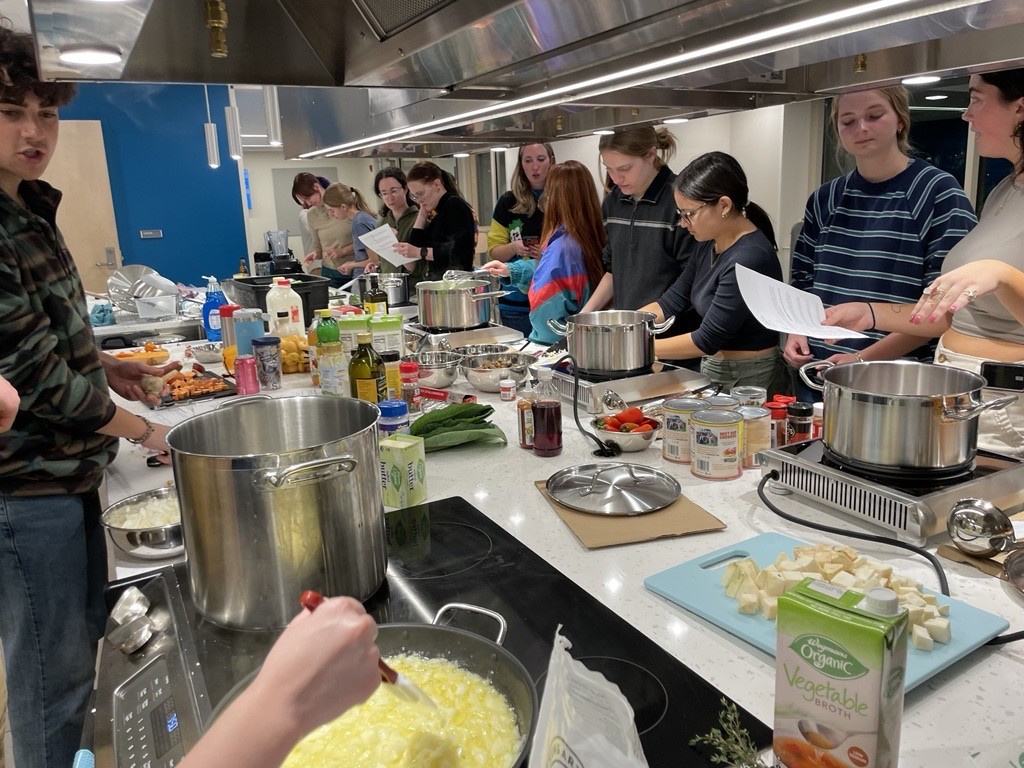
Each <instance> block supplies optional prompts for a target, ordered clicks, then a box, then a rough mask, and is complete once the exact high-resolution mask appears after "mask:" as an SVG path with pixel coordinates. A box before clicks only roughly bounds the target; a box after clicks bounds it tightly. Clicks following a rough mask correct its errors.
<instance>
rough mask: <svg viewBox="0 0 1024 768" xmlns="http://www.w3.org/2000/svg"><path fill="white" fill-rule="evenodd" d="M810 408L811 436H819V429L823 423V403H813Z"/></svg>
mask: <svg viewBox="0 0 1024 768" xmlns="http://www.w3.org/2000/svg"><path fill="white" fill-rule="evenodd" d="M811 408H812V409H813V413H812V415H811V437H821V430H822V428H823V427H824V424H825V404H824V403H815V404H814V405H812V406H811Z"/></svg>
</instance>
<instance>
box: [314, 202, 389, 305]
mask: <svg viewBox="0 0 1024 768" xmlns="http://www.w3.org/2000/svg"><path fill="white" fill-rule="evenodd" d="M324 205H325V206H326V207H327V213H328V215H329V216H330V217H331V218H332V219H340V220H343V221H348V222H349V223H350V224H351V225H352V246H353V249H354V253H353V255H352V260H351V261H346V262H345V263H344V264H341V265H340V266H339V267H338V274H337V275H335V274H332V273H331V272H330V271H328V270H326V269H325V270H324V277H329V278H331V287H333V288H340V287H341V286H342V285H344V284H345V283H346V282H347V280H348V278H349V277H358V276H359V275H361V274H363V270H364V269H365V268H366V266H367V265H368V264H369V255H368V254H367V251H366V246H365V245H363V242H362V240H360V239H359V238H360V237H361V236H363V235H365V234H366V233H367V232H372V231H373V230H374V229H376V228H377V220H376V219H375V218H374V216H373V209H372V208H370V206H369V204H368V203H367V202H366V198H364V197H363V196H362V194H360V192H359V190H358V189H356V188H355V187H350V186H347V185H345V184H331V186H329V187H328V188H327V189H326V190H324Z"/></svg>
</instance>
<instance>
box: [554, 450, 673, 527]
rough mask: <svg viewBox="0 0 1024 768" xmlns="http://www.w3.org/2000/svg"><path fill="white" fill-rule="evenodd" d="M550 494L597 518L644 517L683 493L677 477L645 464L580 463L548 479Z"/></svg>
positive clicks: (568, 505) (570, 506)
mask: <svg viewBox="0 0 1024 768" xmlns="http://www.w3.org/2000/svg"><path fill="white" fill-rule="evenodd" d="M547 489H548V493H550V494H551V495H552V496H553V497H554V498H555V500H556V501H558V502H559V503H560V504H564V505H565V506H567V507H569V508H570V509H575V510H578V511H580V512H588V513H590V514H594V515H642V514H644V513H646V512H654V511H655V510H658V509H664V508H665V507H667V506H668V505H669V504H671V503H672V502H673V501H675V500H676V499H677V498H679V494H680V492H681V490H682V489H681V488H680V486H679V483H678V482H677V481H676V479H675V478H674V477H672V476H671V475H669V474H666V473H665V472H663V471H661V470H660V469H655V468H653V467H647V466H644V465H642V464H628V463H624V462H618V463H609V462H602V463H595V464H580V465H577V466H575V467H569V468H567V469H563V470H560V471H558V472H556V473H555V474H553V475H552V476H551V477H549V478H548V482H547Z"/></svg>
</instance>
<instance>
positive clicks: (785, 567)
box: [779, 560, 802, 573]
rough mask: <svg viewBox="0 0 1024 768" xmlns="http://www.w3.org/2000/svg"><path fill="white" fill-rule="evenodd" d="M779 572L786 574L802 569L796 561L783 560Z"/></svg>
mask: <svg viewBox="0 0 1024 768" xmlns="http://www.w3.org/2000/svg"><path fill="white" fill-rule="evenodd" d="M779 570H780V571H782V572H783V573H785V572H787V571H799V570H802V569H801V568H800V566H799V565H797V564H796V561H795V560H783V561H782V562H781V563H779Z"/></svg>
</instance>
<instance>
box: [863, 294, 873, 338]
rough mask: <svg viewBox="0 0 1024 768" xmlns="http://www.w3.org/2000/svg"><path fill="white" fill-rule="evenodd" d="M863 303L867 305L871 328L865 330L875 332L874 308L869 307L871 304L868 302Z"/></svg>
mask: <svg viewBox="0 0 1024 768" xmlns="http://www.w3.org/2000/svg"><path fill="white" fill-rule="evenodd" d="M864 303H865V304H867V305H868V312H870V313H871V327H870V328H867V329H866V330H869V331H873V330H875V325H876V321H875V308H874V307H872V306H871V302H870V301H865V302H864Z"/></svg>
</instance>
